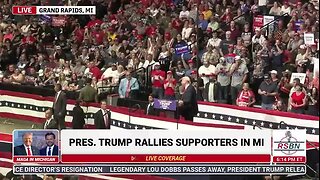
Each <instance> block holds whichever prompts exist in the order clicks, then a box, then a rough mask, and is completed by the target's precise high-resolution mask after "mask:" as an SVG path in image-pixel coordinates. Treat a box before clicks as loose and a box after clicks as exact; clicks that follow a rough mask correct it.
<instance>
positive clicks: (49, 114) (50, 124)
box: [42, 108, 58, 129]
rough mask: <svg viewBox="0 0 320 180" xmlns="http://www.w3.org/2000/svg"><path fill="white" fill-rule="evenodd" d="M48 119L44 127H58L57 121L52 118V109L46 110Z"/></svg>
mask: <svg viewBox="0 0 320 180" xmlns="http://www.w3.org/2000/svg"><path fill="white" fill-rule="evenodd" d="M45 118H46V121H45V122H44V123H43V124H42V128H43V129H58V124H57V122H56V121H55V120H54V119H53V118H52V109H51V108H50V109H48V110H46V112H45Z"/></svg>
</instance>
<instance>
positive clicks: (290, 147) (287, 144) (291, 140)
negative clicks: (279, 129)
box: [274, 131, 304, 155]
mask: <svg viewBox="0 0 320 180" xmlns="http://www.w3.org/2000/svg"><path fill="white" fill-rule="evenodd" d="M274 143H276V144H278V145H276V148H275V149H274V151H281V152H282V153H283V154H285V155H293V154H295V153H296V152H297V151H304V148H303V147H302V146H301V144H304V141H298V140H297V139H296V138H295V137H292V134H291V131H287V132H286V133H285V137H283V138H281V140H280V141H275V142H274Z"/></svg>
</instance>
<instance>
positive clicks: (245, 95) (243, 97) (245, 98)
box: [238, 90, 255, 103]
mask: <svg viewBox="0 0 320 180" xmlns="http://www.w3.org/2000/svg"><path fill="white" fill-rule="evenodd" d="M254 98H255V97H254V93H253V92H252V91H250V90H249V91H241V92H240V93H239V95H238V102H245V103H250V102H252V100H253V99H254Z"/></svg>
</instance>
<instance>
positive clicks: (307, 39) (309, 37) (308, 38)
mask: <svg viewBox="0 0 320 180" xmlns="http://www.w3.org/2000/svg"><path fill="white" fill-rule="evenodd" d="M303 38H304V44H306V45H313V44H314V34H313V33H304V36H303Z"/></svg>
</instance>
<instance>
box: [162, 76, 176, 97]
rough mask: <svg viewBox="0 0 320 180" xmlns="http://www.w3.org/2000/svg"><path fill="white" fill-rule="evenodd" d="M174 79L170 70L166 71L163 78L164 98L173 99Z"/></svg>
mask: <svg viewBox="0 0 320 180" xmlns="http://www.w3.org/2000/svg"><path fill="white" fill-rule="evenodd" d="M176 84H177V82H176V80H175V79H174V78H173V75H172V71H168V72H167V78H166V79H165V80H164V98H165V99H168V100H174V99H175V88H176Z"/></svg>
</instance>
